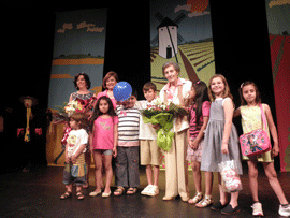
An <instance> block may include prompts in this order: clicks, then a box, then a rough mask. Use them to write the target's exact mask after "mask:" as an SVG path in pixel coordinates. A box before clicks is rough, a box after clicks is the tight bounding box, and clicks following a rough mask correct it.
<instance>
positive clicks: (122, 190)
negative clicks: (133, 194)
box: [114, 186, 125, 195]
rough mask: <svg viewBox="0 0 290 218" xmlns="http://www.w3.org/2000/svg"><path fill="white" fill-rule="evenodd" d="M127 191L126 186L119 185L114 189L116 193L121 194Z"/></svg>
mask: <svg viewBox="0 0 290 218" xmlns="http://www.w3.org/2000/svg"><path fill="white" fill-rule="evenodd" d="M123 192H125V188H124V187H122V186H118V187H117V189H116V190H115V191H114V195H121V194H123Z"/></svg>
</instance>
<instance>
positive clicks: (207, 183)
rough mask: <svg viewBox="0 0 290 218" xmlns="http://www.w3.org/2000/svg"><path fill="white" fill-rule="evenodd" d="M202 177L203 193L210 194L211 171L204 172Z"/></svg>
mask: <svg viewBox="0 0 290 218" xmlns="http://www.w3.org/2000/svg"><path fill="white" fill-rule="evenodd" d="M204 178H205V194H206V195H212V187H213V173H212V172H204Z"/></svg>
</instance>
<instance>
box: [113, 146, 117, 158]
mask: <svg viewBox="0 0 290 218" xmlns="http://www.w3.org/2000/svg"><path fill="white" fill-rule="evenodd" d="M113 157H114V158H116V157H117V147H114V148H113Z"/></svg>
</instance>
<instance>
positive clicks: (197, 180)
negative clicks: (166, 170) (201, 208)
mask: <svg viewBox="0 0 290 218" xmlns="http://www.w3.org/2000/svg"><path fill="white" fill-rule="evenodd" d="M191 169H192V176H193V182H194V188H195V191H196V192H202V189H201V171H200V162H198V161H192V163H191Z"/></svg>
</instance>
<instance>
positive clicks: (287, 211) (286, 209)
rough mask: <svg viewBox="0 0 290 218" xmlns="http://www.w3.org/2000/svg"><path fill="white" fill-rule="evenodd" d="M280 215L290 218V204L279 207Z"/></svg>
mask: <svg viewBox="0 0 290 218" xmlns="http://www.w3.org/2000/svg"><path fill="white" fill-rule="evenodd" d="M278 214H279V215H280V216H286V217H289V216H290V204H287V205H285V206H282V205H281V204H280V205H279V210H278Z"/></svg>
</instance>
